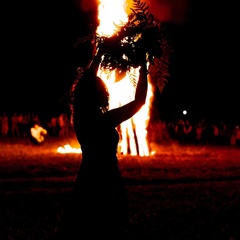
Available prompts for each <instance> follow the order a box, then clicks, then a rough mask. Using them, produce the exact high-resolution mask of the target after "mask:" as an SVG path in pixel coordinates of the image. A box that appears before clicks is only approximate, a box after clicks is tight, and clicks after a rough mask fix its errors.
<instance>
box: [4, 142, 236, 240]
mask: <svg viewBox="0 0 240 240" xmlns="http://www.w3.org/2000/svg"><path fill="white" fill-rule="evenodd" d="M64 144H70V145H71V146H73V147H77V143H76V142H75V141H74V140H73V139H56V138H53V139H48V138H47V139H46V140H45V141H44V142H43V143H42V144H39V145H36V144H33V143H32V142H30V141H28V140H21V141H19V140H4V141H3V140H1V141H0V239H1V240H50V239H52V237H53V236H54V234H55V232H56V230H57V229H58V226H59V222H60V220H61V213H62V208H63V204H64V201H65V199H66V197H67V194H68V193H69V192H70V190H71V188H72V186H73V183H74V180H75V177H76V172H77V170H78V167H79V164H80V161H81V154H76V153H75V154H74V153H72V154H60V153H58V152H57V148H58V147H59V146H63V145H64ZM152 148H153V149H154V150H155V151H156V153H155V155H152V156H150V157H137V156H122V155H119V167H120V169H121V172H122V175H123V177H124V180H125V183H126V187H127V190H128V194H129V202H130V221H129V226H128V228H127V229H126V232H127V236H128V239H129V240H137V239H146V240H156V239H159V240H160V239H161V240H208V239H209V240H210V239H211V240H240V201H239V199H240V148H239V147H232V146H193V145H192V146H190V145H186V146H182V145H179V144H177V143H163V144H158V145H156V144H152Z"/></svg>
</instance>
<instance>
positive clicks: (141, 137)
mask: <svg viewBox="0 0 240 240" xmlns="http://www.w3.org/2000/svg"><path fill="white" fill-rule="evenodd" d="M128 11H129V9H128V4H127V1H126V0H114V1H113V0H99V6H98V19H99V26H98V28H97V33H98V34H99V35H101V36H106V37H110V36H111V35H113V34H114V33H115V32H117V30H118V29H117V27H116V25H118V26H119V25H122V24H125V23H126V22H127V21H128V14H127V12H128ZM132 73H134V74H135V75H136V76H137V79H138V71H137V69H131V70H130V73H129V74H132ZM115 74H116V72H115V71H112V72H111V73H108V74H105V73H104V72H103V71H100V70H99V71H98V76H99V77H101V78H102V80H103V81H104V82H105V83H106V85H107V87H108V90H109V94H110V96H109V109H113V108H116V107H119V106H121V105H123V104H126V103H128V102H129V101H131V100H133V98H134V94H135V88H134V86H133V85H132V84H131V81H130V79H129V77H128V75H127V74H126V76H125V77H124V78H123V79H121V80H120V81H118V82H115V77H116V76H115ZM152 96H153V92H152V86H151V84H150V83H149V88H148V93H147V100H146V103H145V105H144V106H143V107H142V108H141V109H140V111H139V112H138V113H137V114H135V115H134V116H133V117H132V118H131V119H129V120H127V121H125V122H123V123H122V124H121V125H120V126H119V133H120V142H119V148H118V151H119V153H121V154H123V155H127V154H130V155H139V156H149V155H150V152H149V145H148V141H147V130H146V129H147V126H148V122H149V118H150V116H149V107H150V105H151V100H152ZM75 151H76V149H74V148H71V147H70V146H69V145H67V146H66V145H65V148H59V149H58V152H61V153H71V152H75ZM78 151H79V152H80V150H78ZM151 154H152V153H151Z"/></svg>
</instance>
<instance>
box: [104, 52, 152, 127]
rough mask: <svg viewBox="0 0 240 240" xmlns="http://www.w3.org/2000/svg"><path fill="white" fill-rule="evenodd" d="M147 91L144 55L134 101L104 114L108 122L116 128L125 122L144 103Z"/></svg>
mask: <svg viewBox="0 0 240 240" xmlns="http://www.w3.org/2000/svg"><path fill="white" fill-rule="evenodd" d="M147 89H148V79H147V65H146V55H145V54H144V57H143V58H142V60H141V64H140V69H139V80H138V83H137V87H136V92H135V99H134V100H133V101H131V102H129V103H127V104H126V105H123V106H121V107H119V108H116V109H112V110H110V111H108V113H107V114H106V117H107V118H108V122H109V123H111V124H113V125H114V126H115V127H116V126H118V125H119V124H121V123H122V122H124V121H125V120H127V119H129V118H131V117H132V116H133V115H134V114H135V113H137V112H138V111H139V110H140V109H141V107H142V106H143V105H144V104H145V102H146V96H147Z"/></svg>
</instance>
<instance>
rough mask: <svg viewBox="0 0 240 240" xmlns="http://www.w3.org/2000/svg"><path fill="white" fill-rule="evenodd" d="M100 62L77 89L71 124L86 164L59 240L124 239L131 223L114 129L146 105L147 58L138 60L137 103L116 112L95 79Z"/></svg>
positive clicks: (98, 57) (97, 59) (96, 61)
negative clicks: (126, 229) (128, 223)
mask: <svg viewBox="0 0 240 240" xmlns="http://www.w3.org/2000/svg"><path fill="white" fill-rule="evenodd" d="M100 61H101V54H100V53H99V52H98V53H97V54H95V57H94V58H93V61H92V62H91V64H90V66H89V67H88V68H87V69H86V70H85V71H84V73H83V75H82V76H81V77H80V78H79V79H78V81H77V83H76V84H75V86H74V90H73V101H72V110H73V112H72V114H73V115H72V116H73V125H74V129H75V133H76V137H77V139H78V141H79V144H80V146H81V150H82V161H81V165H80V168H79V171H78V175H77V180H76V183H75V187H74V191H73V193H72V198H71V201H70V202H69V209H68V211H67V214H68V215H67V216H66V218H65V232H63V233H62V234H61V237H62V238H61V239H71V240H72V239H96V238H99V239H102V238H104V239H123V235H122V234H123V232H124V228H125V226H126V224H127V222H128V200H127V192H126V189H125V186H124V183H123V179H122V177H121V173H120V171H119V168H118V159H117V145H118V141H119V135H118V132H117V130H116V128H117V126H119V124H120V123H122V122H123V121H125V120H127V119H129V118H131V117H132V116H133V115H134V114H135V113H137V112H138V110H140V108H141V107H142V106H143V105H144V104H145V100H146V95H147V87H148V81H147V69H146V68H147V66H146V54H145V53H143V54H142V58H141V59H140V61H139V67H140V68H139V80H138V83H137V86H136V92H135V99H134V100H133V101H131V102H129V103H128V104H126V105H124V106H121V107H119V108H115V109H112V110H108V97H109V94H108V91H107V87H106V86H105V84H104V82H103V81H102V79H101V78H99V77H98V76H97V71H98V68H99V63H100Z"/></svg>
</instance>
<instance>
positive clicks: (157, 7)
mask: <svg viewBox="0 0 240 240" xmlns="http://www.w3.org/2000/svg"><path fill="white" fill-rule="evenodd" d="M74 1H75V5H76V6H77V7H78V8H79V10H81V11H83V12H85V13H89V14H91V15H97V8H98V4H99V0H74ZM110 1H113V0H110ZM143 1H145V2H146V3H147V5H148V6H149V11H150V13H152V14H153V15H154V17H155V19H158V20H160V21H161V22H169V23H174V24H183V23H184V22H185V21H186V20H187V15H188V11H189V8H190V1H191V0H142V2H143ZM126 3H127V9H128V10H129V11H131V10H130V8H132V7H133V1H132V0H126Z"/></svg>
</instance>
